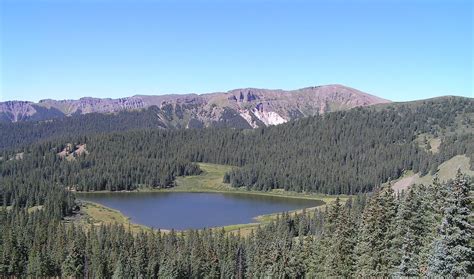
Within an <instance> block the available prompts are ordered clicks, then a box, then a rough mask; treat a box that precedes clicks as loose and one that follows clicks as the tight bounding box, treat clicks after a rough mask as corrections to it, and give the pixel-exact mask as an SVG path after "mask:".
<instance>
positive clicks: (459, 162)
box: [392, 155, 474, 185]
mask: <svg viewBox="0 0 474 279" xmlns="http://www.w3.org/2000/svg"><path fill="white" fill-rule="evenodd" d="M470 167H471V164H470V160H469V157H467V156H466V155H457V156H454V157H453V158H451V159H449V160H447V161H446V162H443V163H442V164H441V165H439V167H438V171H437V172H436V174H437V175H438V178H439V180H440V181H441V182H443V181H447V180H449V179H453V178H454V177H456V173H457V171H458V169H460V170H461V172H462V173H463V174H465V175H468V176H474V171H472V170H471V169H470ZM433 178H434V175H431V174H428V175H425V176H421V177H420V175H419V174H418V173H413V171H407V172H405V173H404V174H403V176H402V177H400V178H399V179H397V180H393V181H392V184H395V185H396V184H397V182H400V181H403V180H405V181H407V180H410V183H409V184H410V185H413V184H424V185H429V184H431V183H432V182H433Z"/></svg>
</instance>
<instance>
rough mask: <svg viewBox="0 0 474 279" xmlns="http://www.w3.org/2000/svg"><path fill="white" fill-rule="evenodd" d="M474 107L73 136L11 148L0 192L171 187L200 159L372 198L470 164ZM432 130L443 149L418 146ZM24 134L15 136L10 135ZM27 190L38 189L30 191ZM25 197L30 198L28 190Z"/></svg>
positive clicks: (244, 176) (243, 173)
mask: <svg viewBox="0 0 474 279" xmlns="http://www.w3.org/2000/svg"><path fill="white" fill-rule="evenodd" d="M473 111H474V106H473V101H472V100H471V99H462V98H448V99H441V100H433V101H427V102H425V103H422V104H417V105H416V106H413V105H412V104H407V105H398V106H389V107H386V108H383V109H375V108H357V109H353V110H350V111H342V112H335V113H330V114H326V115H322V116H317V117H310V118H305V119H301V120H298V121H294V122H290V123H287V124H283V125H279V126H274V127H268V128H261V129H256V130H235V129H217V128H215V129H195V130H173V131H169V130H161V129H150V130H138V131H129V132H123V133H111V134H105V133H104V134H93V135H90V136H66V135H65V136H63V137H61V138H58V139H56V140H51V141H47V142H44V143H40V144H35V145H31V146H28V147H22V148H19V149H16V150H4V151H3V154H2V156H1V158H2V160H0V174H1V177H2V184H3V189H4V191H3V194H2V195H3V200H4V201H6V203H7V204H8V203H9V199H10V198H9V197H10V196H19V195H20V194H19V193H21V192H25V193H26V192H29V191H32V189H36V188H38V187H39V184H45V185H48V184H54V185H59V186H62V187H67V188H69V189H73V190H78V191H91V190H110V191H116V190H133V189H136V188H138V187H170V186H172V185H173V180H174V178H175V177H176V176H180V175H189V174H197V173H199V169H198V167H197V166H196V165H194V164H193V162H210V163H219V164H227V165H233V166H236V168H235V169H234V170H232V171H231V172H229V173H228V174H227V175H226V176H225V181H226V182H229V183H231V184H232V185H233V186H235V187H241V186H245V187H247V188H249V189H255V190H270V189H279V188H281V189H285V190H293V191H300V192H301V191H304V192H322V193H329V194H341V193H344V194H355V193H359V192H367V191H371V190H372V189H373V187H374V186H375V185H378V184H380V183H383V182H386V181H387V180H389V179H395V178H398V177H399V176H400V175H401V174H402V172H403V171H405V170H413V171H414V172H419V173H420V174H422V175H423V174H426V173H429V172H430V171H431V172H434V171H436V168H437V166H438V165H439V164H440V163H442V162H444V161H446V160H448V159H450V158H451V157H453V156H455V155H458V154H466V155H467V156H468V157H470V158H471V160H472V158H473V157H474V156H473V154H474V134H473V131H472V124H471V122H470V121H472V120H471V119H472V118H473V115H474V112H473ZM91 123H92V122H91ZM99 123H101V122H99ZM98 127H100V125H99V126H98ZM7 134H10V133H7ZM426 134H429V135H433V136H436V137H438V138H440V139H441V145H440V147H439V151H438V152H437V153H433V152H431V151H428V150H426V148H422V147H420V146H419V144H418V143H417V141H416V139H417V137H419V136H420V135H426ZM6 137H8V135H7V136H6ZM17 137H18V135H17V134H16V133H11V138H17ZM69 142H71V143H73V146H76V145H85V146H86V149H87V153H83V154H82V155H77V156H75V157H73V159H72V160H70V159H67V158H65V157H61V156H59V154H60V153H61V151H63V150H64V148H65V147H66V144H67V143H69ZM18 154H21V156H18ZM471 165H473V164H471ZM22 185H31V186H26V187H25V189H24V190H22ZM14 192H16V193H17V194H13V193H14ZM25 196H27V197H28V199H32V195H30V194H28V195H26V194H25Z"/></svg>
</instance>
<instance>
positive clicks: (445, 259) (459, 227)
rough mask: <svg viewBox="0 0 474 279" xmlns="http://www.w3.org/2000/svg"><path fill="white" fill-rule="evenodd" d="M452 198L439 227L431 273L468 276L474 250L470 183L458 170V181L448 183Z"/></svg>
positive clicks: (431, 261) (473, 257) (456, 179)
mask: <svg viewBox="0 0 474 279" xmlns="http://www.w3.org/2000/svg"><path fill="white" fill-rule="evenodd" d="M448 189H449V192H448V197H447V203H446V206H445V209H444V214H443V219H442V221H441V225H440V227H439V229H438V237H437V239H436V240H435V243H434V248H433V252H432V255H431V257H430V259H429V266H428V274H429V276H452V277H467V276H468V275H469V274H471V275H472V273H473V268H474V267H473V262H474V252H473V249H472V247H471V246H470V244H471V243H470V241H471V240H472V239H471V237H472V229H473V226H472V225H471V224H470V222H469V215H470V202H471V201H470V197H469V183H468V181H467V179H466V178H465V177H464V176H463V175H462V174H461V172H460V171H459V170H458V173H457V175H456V178H455V179H454V181H452V182H449V183H448Z"/></svg>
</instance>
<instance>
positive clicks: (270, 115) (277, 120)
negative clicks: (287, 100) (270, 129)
mask: <svg viewBox="0 0 474 279" xmlns="http://www.w3.org/2000/svg"><path fill="white" fill-rule="evenodd" d="M253 113H254V114H255V116H256V117H257V118H258V119H260V121H262V122H263V123H265V125H266V126H269V125H278V124H283V123H285V122H287V121H286V120H285V119H284V118H283V117H281V116H280V115H279V114H278V113H276V112H274V111H263V112H260V111H258V110H255V109H254V110H253Z"/></svg>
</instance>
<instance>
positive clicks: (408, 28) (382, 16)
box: [0, 0, 474, 101]
mask: <svg viewBox="0 0 474 279" xmlns="http://www.w3.org/2000/svg"><path fill="white" fill-rule="evenodd" d="M473 2H474V1H470V0H465V1H462V0H449V1H448V0H446V1H439V0H432V1H429V0H385V1H384V0H381V1H375V0H360V1H356V0H352V1H342V0H336V1H263V0H256V1H250V0H239V1H224V0H222V1H218V0H214V1H212V0H208V1H199V0H198V1H153V0H143V1H140V0H138V1H131V0H118V1H112V0H96V1H93V0H76V1H72V0H50V1H48V0H35V1H32V0H31V1H25V0H0V18H1V20H0V22H1V27H0V28H1V29H0V30H1V33H0V42H1V45H0V46H1V52H0V59H1V60H0V64H1V72H0V77H1V79H0V83H1V84H0V90H1V91H0V100H2V101H5V100H15V99H16V100H18V99H21V100H32V101H37V100H39V99H44V98H54V99H76V98H79V97H83V96H94V97H124V96H131V95H135V94H165V93H188V92H196V93H205V92H213V91H227V90H230V89H234V88H240V87H261V88H282V89H296V88H301V87H307V86H313V85H321V84H332V83H339V84H344V85H347V86H351V87H354V88H357V89H360V90H362V91H365V92H368V93H371V94H374V95H378V96H380V97H384V98H387V99H391V100H395V101H403V100H414V99H422V98H428V97H434V96H440V95H463V96H469V97H474V93H473Z"/></svg>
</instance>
